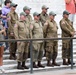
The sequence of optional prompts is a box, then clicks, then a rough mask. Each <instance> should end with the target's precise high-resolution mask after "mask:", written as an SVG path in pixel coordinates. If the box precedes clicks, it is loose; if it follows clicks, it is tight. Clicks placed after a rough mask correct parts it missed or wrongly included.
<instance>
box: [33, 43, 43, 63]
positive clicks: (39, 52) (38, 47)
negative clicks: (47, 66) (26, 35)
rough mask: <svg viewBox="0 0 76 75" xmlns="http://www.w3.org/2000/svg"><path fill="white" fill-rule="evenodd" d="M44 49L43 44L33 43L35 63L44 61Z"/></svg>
mask: <svg viewBox="0 0 76 75" xmlns="http://www.w3.org/2000/svg"><path fill="white" fill-rule="evenodd" d="M43 47H44V46H43V43H33V62H36V61H41V60H42V57H43V50H44V48H43Z"/></svg>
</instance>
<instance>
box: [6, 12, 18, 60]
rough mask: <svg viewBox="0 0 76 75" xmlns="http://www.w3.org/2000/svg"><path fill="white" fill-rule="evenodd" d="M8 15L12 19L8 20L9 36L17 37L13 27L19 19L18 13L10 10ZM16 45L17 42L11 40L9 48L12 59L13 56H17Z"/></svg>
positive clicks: (10, 37)
mask: <svg viewBox="0 0 76 75" xmlns="http://www.w3.org/2000/svg"><path fill="white" fill-rule="evenodd" d="M7 16H8V17H9V18H10V20H8V26H9V27H8V36H9V39H15V37H14V31H13V28H14V25H15V23H16V21H17V20H18V15H17V13H16V12H13V11H10V12H9V13H8V15H7ZM11 33H12V34H13V36H11V35H10V34H11ZM16 47H17V43H16V42H10V49H9V50H10V59H11V57H12V56H15V53H16V49H17V48H16ZM13 54H14V55H13Z"/></svg>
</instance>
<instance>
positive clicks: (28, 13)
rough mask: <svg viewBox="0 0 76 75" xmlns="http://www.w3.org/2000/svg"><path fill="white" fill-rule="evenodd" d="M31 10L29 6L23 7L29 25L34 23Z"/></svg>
mask: <svg viewBox="0 0 76 75" xmlns="http://www.w3.org/2000/svg"><path fill="white" fill-rule="evenodd" d="M30 10H31V8H29V7H28V6H24V7H23V11H24V12H25V13H26V21H27V22H28V23H30V22H31V21H32V17H31V15H30Z"/></svg>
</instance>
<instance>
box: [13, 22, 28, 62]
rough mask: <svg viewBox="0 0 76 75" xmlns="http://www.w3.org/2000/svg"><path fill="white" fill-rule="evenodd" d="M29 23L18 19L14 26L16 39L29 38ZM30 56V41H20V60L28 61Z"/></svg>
mask: <svg viewBox="0 0 76 75" xmlns="http://www.w3.org/2000/svg"><path fill="white" fill-rule="evenodd" d="M26 24H27V23H25V22H24V21H21V20H19V21H17V22H16V24H15V27H14V35H15V38H16V39H27V38H29V31H28V28H27V25H26ZM27 56H28V42H20V44H18V61H19V62H21V61H26V59H27Z"/></svg>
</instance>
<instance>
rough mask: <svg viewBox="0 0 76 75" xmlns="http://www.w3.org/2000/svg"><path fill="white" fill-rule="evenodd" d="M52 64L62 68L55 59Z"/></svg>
mask: <svg viewBox="0 0 76 75" xmlns="http://www.w3.org/2000/svg"><path fill="white" fill-rule="evenodd" d="M52 64H53V65H54V66H60V65H59V64H57V63H56V61H55V59H53V62H52Z"/></svg>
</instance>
